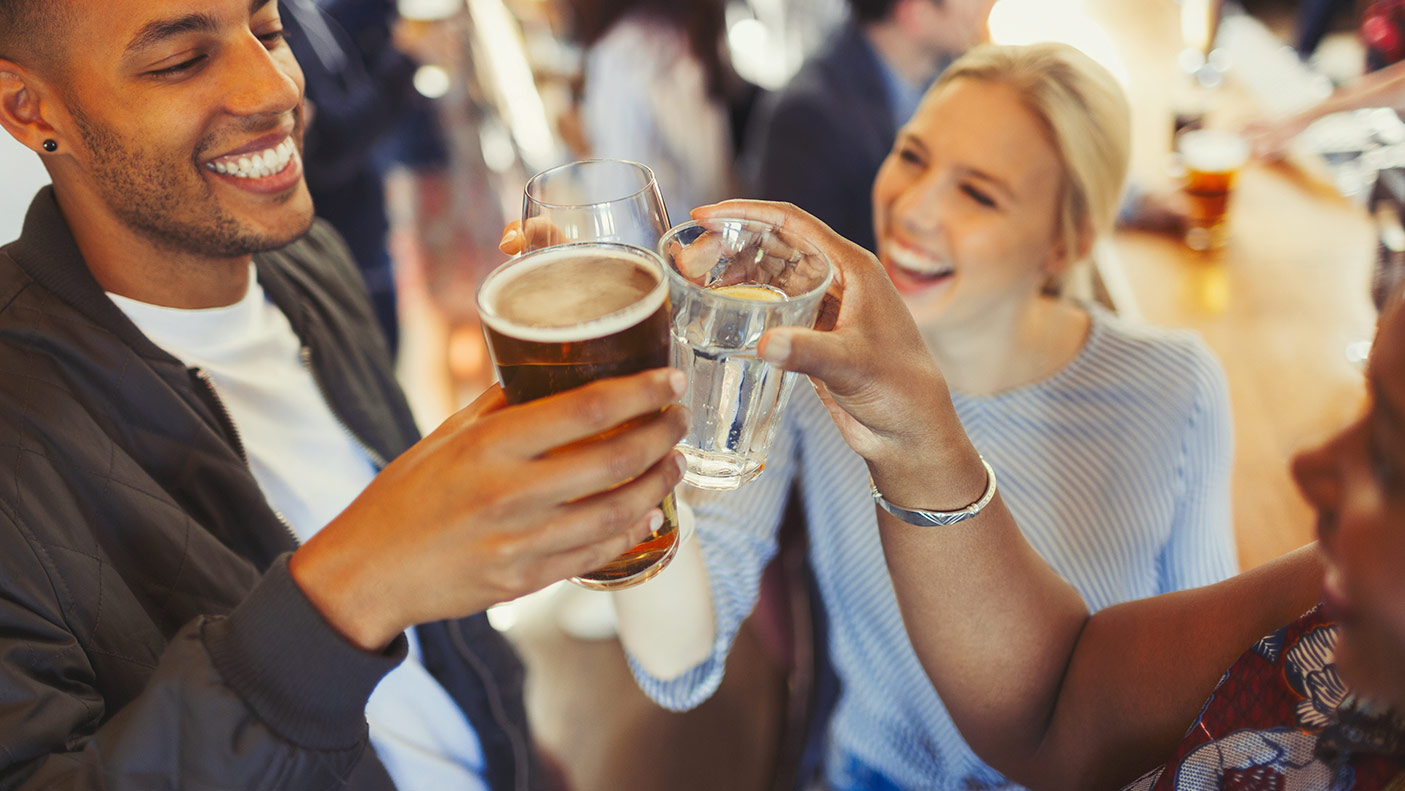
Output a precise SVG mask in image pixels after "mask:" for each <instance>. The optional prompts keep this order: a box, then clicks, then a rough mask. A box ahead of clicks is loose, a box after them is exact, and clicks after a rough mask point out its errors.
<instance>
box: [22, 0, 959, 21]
mask: <svg viewBox="0 0 1405 791" xmlns="http://www.w3.org/2000/svg"><path fill="white" fill-rule="evenodd" d="M0 1H2V0H0ZM932 2H933V3H935V4H937V5H941V4H942V3H943V2H945V0H932ZM897 4H898V0H849V12H850V13H852V14H853V15H854V19H855V20H856V21H858V22H878V21H879V20H883V19H887V18H888V16H889V15H890V14H892V13H893V7H894V6H896V5H897Z"/></svg>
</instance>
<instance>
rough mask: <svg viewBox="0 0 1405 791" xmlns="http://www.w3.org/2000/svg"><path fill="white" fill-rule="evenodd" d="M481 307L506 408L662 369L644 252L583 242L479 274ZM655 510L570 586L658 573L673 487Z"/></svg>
mask: <svg viewBox="0 0 1405 791" xmlns="http://www.w3.org/2000/svg"><path fill="white" fill-rule="evenodd" d="M478 309H479V312H480V314H481V316H482V320H483V331H484V335H485V336H486V337H487V341H488V351H489V354H490V355H491V356H492V359H493V365H494V367H495V368H496V369H497V374H498V381H499V382H500V383H501V384H502V388H503V391H504V393H506V395H507V401H508V403H509V404H520V403H523V402H526V401H531V400H532V399H536V398H542V397H544V396H548V395H552V394H555V393H560V392H563V391H566V390H570V389H572V388H576V387H580V386H582V385H585V384H588V383H590V382H593V381H595V380H597V379H603V378H607V377H614V376H624V375H627V374H632V373H637V372H640V371H645V370H648V369H651V368H662V367H665V366H667V365H668V357H669V352H668V285H667V283H666V282H665V281H664V275H663V269H662V264H661V262H660V261H659V259H658V256H657V255H655V254H654V253H653V252H651V251H649V250H644V249H641V248H637V247H632V246H630V245H624V244H614V243H594V242H582V243H575V244H566V245H559V246H556V247H549V248H545V249H542V250H537V251H534V252H531V253H527V254H525V255H522V256H520V257H518V258H514V259H512V260H510V261H508V262H507V263H505V264H503V265H502V266H500V267H498V268H497V269H495V270H493V271H492V272H491V273H490V274H489V275H488V276H487V277H486V278H485V279H484V280H483V284H482V286H480V288H479V291H478ZM637 422H640V421H635V422H633V423H625V424H622V425H620V426H617V427H615V428H614V429H612V430H611V431H610V432H607V434H606V435H605V436H609V435H610V434H613V433H616V432H620V431H624V430H626V429H628V428H630V427H631V426H633V425H635V423H637ZM660 507H661V509H662V511H663V514H664V519H663V523H662V524H661V525H660V526H659V527H658V529H657V530H655V531H654V532H653V533H652V534H650V535H649V537H648V538H647V539H645V540H644V541H643V542H641V543H639V544H638V545H636V546H635V547H633V548H632V549H630V550H629V551H627V552H625V553H624V554H623V555H620V556H619V557H617V558H616V559H615V560H613V561H611V562H610V563H608V564H606V565H605V566H604V567H602V568H599V569H596V570H595V571H592V572H590V573H589V574H584V575H582V576H580V577H576V578H573V579H572V582H575V583H577V584H579V585H581V586H583V587H587V588H591V589H594V590H614V589H618V588H624V587H628V586H631V585H635V584H638V583H640V582H644V581H645V580H647V579H649V578H651V577H653V576H654V575H655V574H657V573H658V572H660V571H662V570H663V568H664V567H665V566H666V565H668V562H669V561H670V560H672V558H673V556H674V554H675V553H676V551H677V548H678V514H677V509H676V507H675V503H674V496H673V494H672V493H669V494H668V495H667V496H666V497H665V498H664V501H663V502H662V503H661V504H660Z"/></svg>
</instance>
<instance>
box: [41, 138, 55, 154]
mask: <svg viewBox="0 0 1405 791" xmlns="http://www.w3.org/2000/svg"><path fill="white" fill-rule="evenodd" d="M44 150H45V151H48V152H49V153H50V154H52V153H54V152H55V151H58V150H59V144H58V141H57V140H53V139H49V140H45V141H44Z"/></svg>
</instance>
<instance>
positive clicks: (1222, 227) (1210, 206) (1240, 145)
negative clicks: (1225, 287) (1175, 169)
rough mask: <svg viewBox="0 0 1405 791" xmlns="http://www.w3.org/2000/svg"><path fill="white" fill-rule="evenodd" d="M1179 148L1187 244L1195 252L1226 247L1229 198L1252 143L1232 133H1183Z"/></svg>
mask: <svg viewBox="0 0 1405 791" xmlns="http://www.w3.org/2000/svg"><path fill="white" fill-rule="evenodd" d="M1177 148H1178V149H1179V150H1180V154H1181V164H1182V166H1183V167H1184V168H1185V194H1186V197H1187V198H1188V199H1189V203H1190V209H1189V210H1190V216H1189V218H1188V222H1187V228H1186V236H1185V241H1186V245H1187V246H1189V247H1190V248H1191V249H1193V250H1211V249H1215V248H1218V247H1223V246H1224V244H1225V242H1227V241H1228V239H1229V229H1228V226H1227V224H1226V222H1225V219H1226V217H1227V216H1228V214H1229V196H1230V193H1231V192H1233V190H1234V182H1235V180H1236V179H1237V178H1238V176H1239V171H1240V169H1241V168H1243V167H1244V163H1245V162H1247V161H1248V159H1249V144H1248V143H1247V141H1245V140H1244V138H1243V137H1241V136H1239V135H1237V134H1234V133H1232V132H1223V131H1219V130H1211V129H1196V130H1192V131H1188V132H1185V133H1183V134H1182V135H1181V136H1180V138H1179V141H1178V144H1177Z"/></svg>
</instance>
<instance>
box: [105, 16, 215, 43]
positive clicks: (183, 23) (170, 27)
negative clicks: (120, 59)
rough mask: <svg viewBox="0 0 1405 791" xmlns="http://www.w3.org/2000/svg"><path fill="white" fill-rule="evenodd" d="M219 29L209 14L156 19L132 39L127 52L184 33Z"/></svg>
mask: <svg viewBox="0 0 1405 791" xmlns="http://www.w3.org/2000/svg"><path fill="white" fill-rule="evenodd" d="M218 28H219V21H218V20H216V19H215V18H214V17H212V16H210V15H209V14H202V13H193V14H186V15H185V16H179V17H175V18H174V19H158V20H155V21H153V22H148V23H146V24H145V25H143V26H142V29H141V30H138V31H137V34H136V35H135V36H133V37H132V41H131V43H129V44H128V45H127V52H128V53H132V52H137V51H138V50H143V49H146V48H147V47H152V46H155V45H157V44H159V43H161V42H162V41H165V40H166V39H168V38H171V37H172V36H179V35H183V34H185V33H208V32H210V31H213V30H217V29H218Z"/></svg>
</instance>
